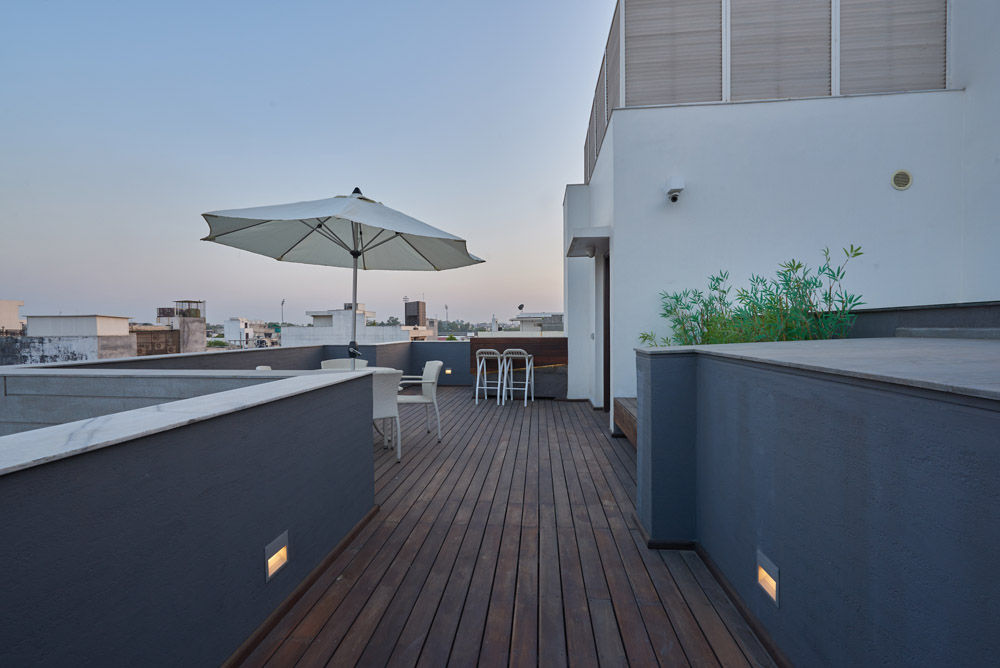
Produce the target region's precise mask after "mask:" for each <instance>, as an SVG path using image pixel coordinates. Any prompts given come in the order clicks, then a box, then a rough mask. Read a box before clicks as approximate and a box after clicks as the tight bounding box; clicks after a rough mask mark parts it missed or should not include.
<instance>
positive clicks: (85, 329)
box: [27, 315, 129, 336]
mask: <svg viewBox="0 0 1000 668" xmlns="http://www.w3.org/2000/svg"><path fill="white" fill-rule="evenodd" d="M27 320H28V332H27V333H28V336H128V334H129V329H128V318H126V317H119V316H101V315H51V316H49V315H29V316H28V317H27Z"/></svg>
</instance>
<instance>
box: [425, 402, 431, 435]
mask: <svg viewBox="0 0 1000 668" xmlns="http://www.w3.org/2000/svg"><path fill="white" fill-rule="evenodd" d="M424 423H426V425H427V433H428V434H429V433H431V406H430V404H424Z"/></svg>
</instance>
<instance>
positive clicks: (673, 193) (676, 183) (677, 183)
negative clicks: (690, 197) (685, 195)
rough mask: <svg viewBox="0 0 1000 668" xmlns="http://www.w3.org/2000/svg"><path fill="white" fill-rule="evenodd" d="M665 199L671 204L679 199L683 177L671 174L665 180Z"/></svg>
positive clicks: (682, 186) (682, 190)
mask: <svg viewBox="0 0 1000 668" xmlns="http://www.w3.org/2000/svg"><path fill="white" fill-rule="evenodd" d="M665 190H666V191H667V201H668V202H670V203H671V204H677V202H678V201H680V199H681V193H682V192H684V179H682V178H680V177H679V176H672V177H670V179H669V180H668V181H667V187H666V188H665Z"/></svg>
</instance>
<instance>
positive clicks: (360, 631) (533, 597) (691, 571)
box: [234, 388, 774, 666]
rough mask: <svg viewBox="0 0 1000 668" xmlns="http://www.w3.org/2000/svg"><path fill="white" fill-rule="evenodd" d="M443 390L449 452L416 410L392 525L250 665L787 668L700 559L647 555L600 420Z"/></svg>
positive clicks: (622, 472) (617, 457) (293, 613)
mask: <svg viewBox="0 0 1000 668" xmlns="http://www.w3.org/2000/svg"><path fill="white" fill-rule="evenodd" d="M440 392H441V401H442V428H443V431H444V438H443V440H442V442H441V443H440V444H438V443H437V442H436V440H435V439H434V438H433V436H432V435H430V434H427V433H426V432H425V431H424V428H423V418H422V415H420V414H419V411H420V410H421V409H420V408H419V407H404V413H403V416H402V421H403V425H404V434H403V445H404V450H403V453H404V457H403V463H402V464H401V465H399V464H397V463H396V462H395V457H394V456H393V455H392V454H391V451H386V450H383V449H382V447H381V444H382V441H381V438H376V439H375V442H374V446H375V499H376V503H377V504H379V505H380V506H381V509H380V511H379V512H378V513H377V514H375V515H374V517H373V519H371V520H370V521H369V522H368V523H367V524H366V525H364V527H363V528H362V529H361V530H360V531H359V532H358V533H357V534H356V535H355V536H354V537H353V538H352V539H350V540H349V542H347V543H346V545H344V546H342V547H343V549H342V551H340V552H339V554H337V555H336V556H335V557H334V558H333V559H332V560H328V562H327V564H326V566H325V567H324V568H323V570H322V572H321V573H320V574H319V576H318V578H317V579H316V580H315V582H314V583H313V584H312V585H311V586H310V587H309V588H308V590H306V591H305V592H304V594H303V595H302V596H301V598H300V599H299V600H298V601H297V602H295V604H294V605H293V606H292V607H291V608H290V609H288V610H287V611H286V612H285V613H284V614H283V615H282V616H280V617H279V618H277V619H272V620H271V621H272V622H273V628H271V630H270V632H269V633H267V634H266V635H265V636H263V637H262V638H255V639H254V640H253V641H251V643H249V644H248V646H246V647H245V648H244V652H243V654H242V655H237V656H236V657H234V659H237V662H239V663H243V664H244V665H252V666H259V665H273V666H287V665H292V664H301V665H319V664H327V663H329V664H330V665H351V664H353V663H356V662H359V663H360V664H362V665H411V664H423V665H443V664H444V663H451V664H455V665H473V664H476V663H477V662H479V663H484V664H490V665H500V664H507V663H508V662H510V663H512V664H515V665H536V664H537V665H546V666H550V665H563V664H566V663H567V662H571V663H574V664H577V665H580V664H583V665H594V664H595V663H596V662H598V661H600V662H601V663H604V664H620V663H622V662H623V659H627V660H628V661H629V662H630V663H632V664H633V665H656V664H657V663H660V664H666V665H688V664H698V665H719V664H721V665H726V666H745V665H774V662H773V660H772V659H771V657H770V655H769V654H768V653H767V651H766V650H765V649H764V648H763V646H762V644H761V643H760V641H759V640H758V639H757V637H756V636H755V635H754V633H753V631H751V629H750V628H749V627H748V626H747V624H746V622H745V621H744V619H743V618H742V617H741V616H740V614H739V612H738V611H737V610H736V608H735V607H734V605H733V604H732V602H731V601H730V599H729V598H728V597H727V596H726V594H725V593H724V592H723V590H722V588H721V586H720V585H719V583H718V582H717V581H716V580H715V579H714V578H713V576H712V574H711V573H710V572H709V570H708V568H707V567H706V565H705V563H703V562H702V560H701V559H700V558H699V556H698V555H697V554H696V553H695V552H693V551H688V550H650V549H647V548H646V544H645V541H644V539H643V537H642V535H641V533H640V531H639V528H638V525H637V522H636V519H635V505H634V504H635V491H636V484H635V475H636V466H635V452H634V450H632V449H631V446H630V445H629V444H628V443H627V442H626V441H625V440H624V439H616V438H611V437H610V436H608V435H607V430H606V428H604V427H603V425H604V421H605V418H604V414H603V413H595V412H594V411H593V410H592V409H591V408H590V407H589V405H587V404H585V403H575V402H561V401H537V402H535V403H534V404H530V405H529V406H528V407H527V408H523V407H522V406H521V404H520V403H516V404H515V405H510V404H508V405H507V406H504V407H497V406H496V404H495V403H494V402H492V401H490V402H485V403H484V402H480V404H479V405H478V406H474V405H473V404H472V402H471V397H470V392H469V389H468V388H442V389H441V390H440ZM258 640H259V642H257V641H258Z"/></svg>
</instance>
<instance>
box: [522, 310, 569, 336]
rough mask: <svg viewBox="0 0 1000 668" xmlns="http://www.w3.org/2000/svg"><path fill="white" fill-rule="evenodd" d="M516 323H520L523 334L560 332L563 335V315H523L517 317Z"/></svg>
mask: <svg viewBox="0 0 1000 668" xmlns="http://www.w3.org/2000/svg"><path fill="white" fill-rule="evenodd" d="M514 321H515V322H517V323H520V325H521V333H522V334H524V333H526V332H537V333H541V332H558V333H559V334H562V331H563V314H562V313H522V314H521V315H519V316H517V317H515V318H514Z"/></svg>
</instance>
